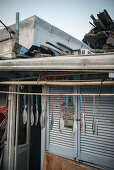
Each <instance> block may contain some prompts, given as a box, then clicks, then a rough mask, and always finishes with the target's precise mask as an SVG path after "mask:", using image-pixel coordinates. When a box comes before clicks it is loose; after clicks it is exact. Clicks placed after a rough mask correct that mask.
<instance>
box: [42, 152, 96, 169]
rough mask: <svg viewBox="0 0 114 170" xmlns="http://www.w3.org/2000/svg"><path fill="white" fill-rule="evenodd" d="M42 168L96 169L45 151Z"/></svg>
mask: <svg viewBox="0 0 114 170" xmlns="http://www.w3.org/2000/svg"><path fill="white" fill-rule="evenodd" d="M43 170H97V168H94V167H91V166H88V165H85V164H82V163H79V162H76V161H72V160H69V159H66V158H63V157H60V156H56V155H53V154H50V153H47V152H45V156H44V162H43Z"/></svg>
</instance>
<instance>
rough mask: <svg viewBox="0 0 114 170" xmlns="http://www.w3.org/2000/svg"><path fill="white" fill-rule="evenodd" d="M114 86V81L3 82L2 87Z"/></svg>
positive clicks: (0, 83)
mask: <svg viewBox="0 0 114 170" xmlns="http://www.w3.org/2000/svg"><path fill="white" fill-rule="evenodd" d="M101 84H102V85H114V81H103V82H101V81H95V82H66V81H65V82H62V81H2V82H0V85H53V86H93V85H94V86H99V85H101Z"/></svg>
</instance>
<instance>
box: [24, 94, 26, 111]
mask: <svg viewBox="0 0 114 170" xmlns="http://www.w3.org/2000/svg"><path fill="white" fill-rule="evenodd" d="M25 108H26V94H24V109H25Z"/></svg>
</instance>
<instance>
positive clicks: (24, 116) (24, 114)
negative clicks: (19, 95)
mask: <svg viewBox="0 0 114 170" xmlns="http://www.w3.org/2000/svg"><path fill="white" fill-rule="evenodd" d="M26 108H27V106H26V95H25V94H24V110H23V124H26V122H27V111H26Z"/></svg>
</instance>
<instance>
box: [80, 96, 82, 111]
mask: <svg viewBox="0 0 114 170" xmlns="http://www.w3.org/2000/svg"><path fill="white" fill-rule="evenodd" d="M80 114H82V95H81V94H80Z"/></svg>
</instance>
